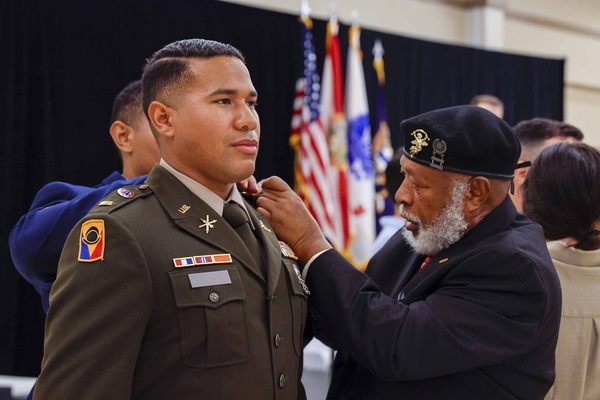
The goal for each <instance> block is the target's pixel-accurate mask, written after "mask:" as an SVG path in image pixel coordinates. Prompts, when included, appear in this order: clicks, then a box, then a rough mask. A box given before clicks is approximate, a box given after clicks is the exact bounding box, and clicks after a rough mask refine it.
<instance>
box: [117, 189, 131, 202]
mask: <svg viewBox="0 0 600 400" xmlns="http://www.w3.org/2000/svg"><path fill="white" fill-rule="evenodd" d="M117 194H118V195H119V196H121V197H125V198H126V199H131V198H132V197H135V193H133V192H132V191H131V190H129V189H127V188H126V187H122V188H119V189H117Z"/></svg>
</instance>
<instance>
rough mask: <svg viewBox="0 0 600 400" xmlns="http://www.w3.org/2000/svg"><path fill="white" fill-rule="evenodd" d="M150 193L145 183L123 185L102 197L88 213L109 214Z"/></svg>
mask: <svg viewBox="0 0 600 400" xmlns="http://www.w3.org/2000/svg"><path fill="white" fill-rule="evenodd" d="M150 194H152V190H151V189H150V188H149V187H148V185H147V184H145V183H142V184H141V185H131V186H123V187H120V188H119V189H117V190H115V191H114V192H112V193H111V194H109V195H108V196H106V197H105V198H104V199H102V200H101V201H100V202H99V203H98V204H96V206H94V208H92V209H91V210H90V213H102V214H110V213H111V212H113V211H115V210H118V209H119V208H121V207H123V206H125V205H127V204H129V203H131V202H133V201H135V200H137V199H141V198H143V197H146V196H148V195H150Z"/></svg>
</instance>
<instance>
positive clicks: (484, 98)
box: [469, 94, 504, 108]
mask: <svg viewBox="0 0 600 400" xmlns="http://www.w3.org/2000/svg"><path fill="white" fill-rule="evenodd" d="M483 102H484V103H491V104H494V105H496V106H500V107H502V108H504V103H503V102H502V100H500V98H498V97H496V96H494V95H492V94H478V95H477V96H474V97H473V98H472V99H471V101H470V102H469V104H470V105H472V106H476V105H478V104H479V103H483Z"/></svg>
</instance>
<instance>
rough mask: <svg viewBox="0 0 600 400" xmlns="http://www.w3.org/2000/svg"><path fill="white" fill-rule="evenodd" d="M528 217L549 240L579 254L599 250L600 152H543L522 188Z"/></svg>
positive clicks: (577, 146)
mask: <svg viewBox="0 0 600 400" xmlns="http://www.w3.org/2000/svg"><path fill="white" fill-rule="evenodd" d="M523 200H524V202H523V206H524V210H525V214H527V216H528V217H529V218H531V219H532V220H533V221H535V222H537V223H538V224H540V225H541V226H542V228H543V229H544V236H545V237H546V240H564V241H566V242H567V245H569V246H573V247H575V248H576V249H580V250H595V249H599V248H600V151H598V150H596V149H595V148H593V147H591V146H589V145H587V144H584V143H567V142H563V143H558V144H555V145H553V146H550V147H548V148H546V149H544V150H543V151H542V152H541V153H540V154H539V155H538V157H537V158H536V159H535V160H534V161H533V164H532V166H531V168H530V170H529V173H528V174H527V179H526V180H525V184H524V185H523Z"/></svg>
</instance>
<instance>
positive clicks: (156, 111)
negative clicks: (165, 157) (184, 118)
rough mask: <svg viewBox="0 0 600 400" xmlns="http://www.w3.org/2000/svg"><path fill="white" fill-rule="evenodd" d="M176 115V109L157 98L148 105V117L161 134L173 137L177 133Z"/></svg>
mask: <svg viewBox="0 0 600 400" xmlns="http://www.w3.org/2000/svg"><path fill="white" fill-rule="evenodd" d="M174 115H175V109H174V108H172V107H170V106H168V105H166V104H164V103H161V102H160V101H156V100H155V101H153V102H152V103H150V105H149V106H148V118H149V119H150V123H151V124H152V126H153V127H154V130H155V131H156V132H157V133H158V135H160V136H165V137H169V138H171V137H173V136H174V135H175V132H174V129H173V118H174Z"/></svg>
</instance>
